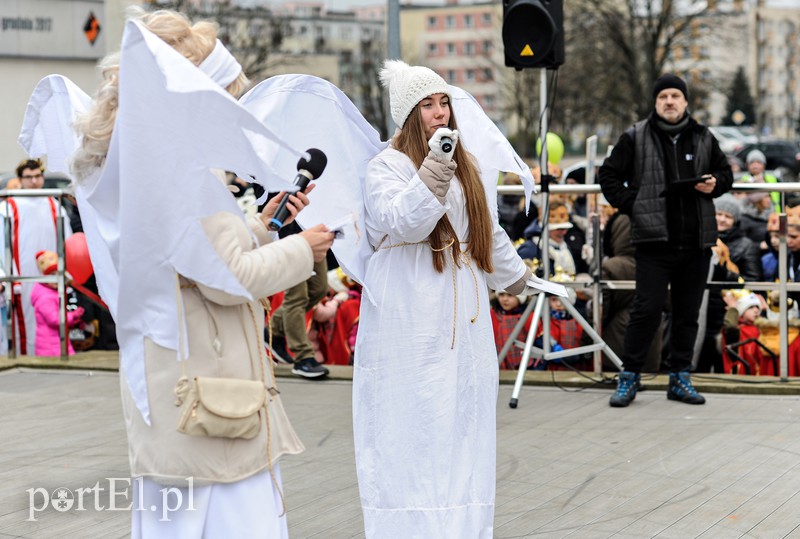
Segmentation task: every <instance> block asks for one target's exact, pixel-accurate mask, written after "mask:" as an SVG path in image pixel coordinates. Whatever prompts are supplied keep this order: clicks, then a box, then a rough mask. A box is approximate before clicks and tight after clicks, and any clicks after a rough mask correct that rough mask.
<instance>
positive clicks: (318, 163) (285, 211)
mask: <svg viewBox="0 0 800 539" xmlns="http://www.w3.org/2000/svg"><path fill="white" fill-rule="evenodd" d="M306 154H307V155H308V159H306V158H305V157H301V158H300V161H298V162H297V176H295V178H294V184H295V185H296V186H297V190H298V191H303V190H305V188H306V187H308V184H309V182H311V180H316V179H317V178H319V177H320V176H321V175H322V172H323V171H324V170H325V166H326V165H327V164H328V158H327V157H326V156H325V154H324V153H322V150H318V149H316V148H309V149H308V150H306ZM287 202H289V194H288V193H287V194H286V195H285V196H284V197H283V200H281V203H280V204H278V208H277V209H276V210H275V215H273V216H272V219H270V220H269V225H268V226H269V229H270V230H273V231H275V230H280V229H281V227H283V224H284V222H285V221H286V219H287V218H288V217H289V216H290V215H291V214H290V213H289V208H287V207H286V203H287Z"/></svg>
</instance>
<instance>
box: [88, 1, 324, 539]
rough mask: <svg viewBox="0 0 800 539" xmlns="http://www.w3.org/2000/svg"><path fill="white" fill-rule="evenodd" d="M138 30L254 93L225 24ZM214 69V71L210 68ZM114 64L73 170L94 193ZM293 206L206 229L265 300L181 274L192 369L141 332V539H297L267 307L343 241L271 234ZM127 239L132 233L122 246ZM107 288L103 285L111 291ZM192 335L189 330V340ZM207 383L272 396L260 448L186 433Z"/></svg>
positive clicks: (222, 214)
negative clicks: (187, 402) (227, 45)
mask: <svg viewBox="0 0 800 539" xmlns="http://www.w3.org/2000/svg"><path fill="white" fill-rule="evenodd" d="M137 19H138V20H139V21H140V22H141V23H142V25H143V26H144V27H145V28H146V29H147V30H149V31H150V32H152V33H153V34H155V35H156V36H158V37H160V38H161V39H162V40H163V41H165V42H166V43H168V44H169V45H171V46H172V47H173V48H174V49H175V50H177V51H178V52H179V53H181V54H182V55H183V56H184V57H186V58H188V59H189V60H190V61H191V62H193V63H194V64H195V65H198V66H199V67H200V69H201V70H202V71H204V72H206V73H207V74H208V75H209V76H210V77H211V78H212V79H214V81H215V82H217V84H219V85H220V86H221V87H223V88H225V89H226V90H227V91H228V92H230V93H231V94H233V95H238V94H239V93H240V91H241V90H242V89H243V88H244V87H245V85H246V82H247V81H246V78H245V77H244V75H243V73H242V72H241V66H239V64H238V63H237V62H236V61H235V59H233V56H231V55H230V53H227V51H220V50H219V49H220V48H222V49H224V47H223V46H222V45H221V43H220V42H219V40H217V39H216V34H217V27H216V25H215V24H212V23H207V22H206V23H196V24H193V25H192V24H191V23H190V22H189V21H188V20H187V19H186V18H185V17H183V16H182V15H180V14H178V13H176V12H172V11H157V12H153V13H147V14H145V13H144V12H137ZM207 58H211V60H210V61H209V62H205V60H206V59H207ZM114 62H115V59H114V57H110V58H109V59H106V61H104V64H103V67H104V75H105V76H104V81H103V82H102V83H101V88H100V90H99V91H98V94H97V98H96V100H95V103H94V106H93V107H92V108H91V109H90V110H89V112H88V113H87V114H86V115H85V116H84V117H83V118H82V119H81V120H80V121H79V123H78V129H79V131H80V133H81V134H82V135H83V141H84V142H83V145H82V146H81V148H80V149H79V150H78V151H77V152H76V154H75V156H74V157H73V162H72V169H73V171H74V173H75V175H76V178H77V180H78V181H79V182H81V181H83V182H84V185H86V184H89V183H90V182H91V181H92V178H93V177H95V176H96V175H97V174H98V171H102V170H103V168H105V166H106V155H107V153H109V154H110V151H109V144H110V140H111V129H109V128H108V127H109V122H108V120H109V119H110V120H111V124H110V125H111V126H113V125H115V124H114V123H113V119H114V117H115V115H116V112H117V107H118V99H117V95H118V91H119V90H118V85H119V83H118V80H119V77H118V76H116V75H115V74H116V72H117V71H118V69H119V60H118V59H117V60H116V65H115V64H114ZM123 125H124V124H123ZM156 128H157V127H153V129H156ZM176 144H180V142H177V141H176ZM109 160H110V159H109ZM312 189H313V185H312V186H310V187H309V188H308V189H306V190H305V192H297V193H295V194H293V195H290V196H289V204H288V206H287V207H288V208H289V211H290V213H291V217H290V218H288V219H287V222H290V221H292V220H294V217H295V216H296V215H297V213H298V212H299V211H301V210H302V209H303V208H304V207H305V206H306V205H307V204H308V203H309V200H308V197H307V194H308V193H309V192H310V191H311V190H312ZM282 198H283V194H281V195H280V196H277V197H275V198H274V199H273V201H272V202H270V203H269V204H267V206H266V207H265V209H264V211H263V212H262V213H261V214H259V215H256V216H252V217H249V218H246V219H243V216H242V215H241V214H235V213H233V212H232V211H219V212H217V213H212V212H209V213H210V215H209V216H208V217H206V218H204V219H202V228H203V231H204V232H205V235H206V237H207V239H208V241H209V242H210V244H211V245H212V247H213V249H214V251H215V252H216V255H217V257H218V258H219V260H215V261H213V262H214V263H219V261H221V262H222V263H223V264H225V265H226V266H227V269H228V270H229V272H230V273H231V274H232V275H233V276H234V277H235V278H236V280H238V282H239V284H240V285H241V288H242V289H243V290H246V291H247V292H248V293H249V294H250V296H251V297H252V298H253V299H248V298H247V297H244V296H240V295H232V294H230V293H225V292H222V291H221V290H220V289H219V288H212V287H209V286H204V285H202V284H200V283H198V282H195V281H192V280H189V279H187V278H186V277H184V276H182V275H178V277H177V282H176V284H175V287H174V288H175V291H176V292H175V296H173V297H174V298H177V299H176V301H177V306H178V307H177V308H178V315H179V316H178V318H179V319H180V320H182V321H185V324H183V323H181V322H180V321H179V323H178V326H177V327H178V328H179V329H178V332H179V333H180V336H179V337H178V339H177V341H178V342H180V343H185V345H186V349H187V350H188V359H185V360H184V361H176V351H175V350H174V349H170V348H166V347H163V346H160V345H159V344H156V342H155V341H154V340H153V339H151V338H150V337H149V336H148V335H147V334H146V333H145V334H139V333H137V334H136V335H135V336H136V338H137V339H141V340H143V341H144V354H143V356H144V358H143V359H144V364H145V368H144V373H145V374H144V377H143V378H144V379H143V380H142V379H140V378H142V376H140V375H136V374H134V373H133V372H126V371H125V370H124V369H120V374H121V376H120V380H121V384H120V388H121V393H122V403H123V411H124V416H125V422H126V427H127V432H128V442H129V458H130V465H131V474H132V478H133V496H132V502H133V506H132V511H131V513H132V536H133V537H148V538H151V537H169V538H175V537H223V536H230V537H270V538H282V537H287V536H288V531H287V529H288V528H287V523H286V518H285V508H286V505H285V502H284V499H283V494H282V486H281V476H280V467H279V465H278V460H279V459H280V458H281V457H282V456H283V455H287V454H297V453H299V452H301V451H303V449H304V447H303V444H302V443H301V442H300V440H299V438H298V437H297V435H296V434H295V432H294V430H293V429H292V427H291V425H290V423H289V420H288V418H287V417H286V414H285V412H284V408H283V405H282V403H281V399H280V395H279V392H278V391H277V388H276V381H275V377H274V373H273V371H272V363H271V361H269V360H268V359H267V358H266V355H265V348H264V338H263V327H264V326H263V325H264V319H265V312H264V308H263V307H262V304H264V303H266V302H263V303H262V301H260V299H263V298H266V297H267V296H269V295H271V294H274V293H277V292H279V291H281V290H284V289H286V288H288V287H291V286H293V285H295V284H296V283H298V282H299V281H302V280H305V279H307V278H308V276H309V275H310V274H311V272H312V268H313V265H314V262H315V261H317V262H318V261H320V260H323V259H324V257H325V254H326V252H327V251H328V249H329V248H330V247H331V244H332V242H333V234H332V233H331V232H330V231H328V229H327V227H325V226H324V225H317V226H315V227H311V228H308V229H307V230H305V231H303V232H301V233H299V234H297V235H294V236H291V237H289V238H286V239H282V240H277V237H276V236H274V235H273V234H272V233H270V232H269V231H268V229H267V223H269V221H270V218H271V217H272V215H273V213H274V212H275V210H276V208H277V206H278V204H279V202H280V200H281V199H282ZM93 209H94V210H96V208H93ZM142 218H143V219H151V220H158V219H159V218H163V216H159V215H155V214H150V215H143V216H142ZM122 226H123V225H120V227H122ZM165 233H168V231H166V230H165ZM124 234H125V230H124V229H122V228H120V237H121V239H122V240H125V236H124ZM87 237H88V236H87ZM129 238H130V236H129ZM96 239H97V238H92V240H93V242H90V249H91V247H92V245H93V244H94V245H100V244H99V243H97V242H95V241H94V240H96ZM101 239H102V238H101ZM114 249H119V247H118V246H116V245H110V246H108V247H107V252H102V253H100V254H101V255H107V254H108V253H114V252H115V251H114ZM145 254H147V253H146V252H145ZM93 258H95V257H94V253H93ZM209 263H212V261H210V260H209ZM287 268H291V271H287ZM171 275H172V276H173V277H174V276H175V274H174V273H172V274H171ZM104 277H105V276H102V275H99V274H98V279H99V280H102V279H104ZM144 278H156V277H153V276H147V277H144ZM158 278H160V277H158ZM106 282H107V283H111V284H110V285H109V286H108V287H107V289H110V288H112V287H113V285H114V282H113V279H107V280H106ZM118 284H119V282H118V281H117V285H118ZM126 297H127V296H126ZM120 298H122V296H120ZM119 301H125V300H124V299H120V300H119ZM119 307H120V305H117V309H118V310H119ZM173 307H174V305H173ZM123 322H124V321H123ZM118 327H119V326H118ZM180 328H185V335H184V330H183V329H180ZM128 331H131V330H130V329H129V330H128ZM184 337H185V339H184ZM140 342H141V341H140ZM180 355H181V357H183V358H185V357H186V356H184V354H183V353H181V354H180ZM198 376H200V377H210V378H234V379H241V380H256V381H263V383H264V385H265V386H266V387H267V388H268V392H267V404H266V414H262V417H261V420H260V421H261V423H260V430H259V431H258V434H257V435H255V437H252V438H249V439H244V438H224V437H210V436H190V435H187V434H184V433H181V432H179V431H178V430H177V425H178V423H179V419H180V417H181V410H182V408H181V407H180V406H178V404H179V403H180V402H181V398H180V397H181V395H182V389H185V388H186V385H187V384H190V383H191V380H193V379H194V378H195V377H198ZM142 384H143V385H145V386H146V393H145V398H144V402H145V404H146V405H147V406H148V412H149V413H148V414H143V413H142V411H141V409H142V407H141V402H142V399H141V398H139V397H138V396H137V394H136V391H137V390H138V388H139V387H141V385H142ZM176 396H177V397H179V398H178V399H177V400H176ZM262 411H263V409H262Z"/></svg>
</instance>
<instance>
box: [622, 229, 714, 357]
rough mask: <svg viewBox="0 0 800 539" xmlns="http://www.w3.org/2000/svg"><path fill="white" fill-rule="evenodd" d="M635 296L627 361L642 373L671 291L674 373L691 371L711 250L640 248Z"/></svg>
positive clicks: (647, 246) (671, 334) (624, 355)
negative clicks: (698, 318)
mask: <svg viewBox="0 0 800 539" xmlns="http://www.w3.org/2000/svg"><path fill="white" fill-rule="evenodd" d="M635 256H636V293H635V296H634V299H633V308H632V309H631V318H630V322H629V324H628V328H627V330H626V332H625V351H624V353H623V356H622V363H623V365H624V368H625V370H626V371H633V372H641V371H642V366H643V365H644V361H645V358H646V356H647V351H648V350H649V348H650V344H651V343H652V341H653V338H654V336H655V334H656V331H658V330H659V329H660V328H661V313H662V312H663V310H664V304H665V303H666V299H667V292H668V287H670V288H669V290H671V299H672V327H671V331H670V335H669V348H670V362H669V363H670V371H671V372H679V371H683V370H688V369H689V368H690V367H691V364H692V353H693V351H694V341H695V338H696V337H697V315H698V313H699V311H700V303H701V302H702V299H703V290H704V289H705V285H706V277H707V276H708V264H709V262H710V260H711V250H710V249H688V250H687V249H674V248H671V247H668V246H667V245H666V244H661V245H658V246H653V245H639V246H636V255H635Z"/></svg>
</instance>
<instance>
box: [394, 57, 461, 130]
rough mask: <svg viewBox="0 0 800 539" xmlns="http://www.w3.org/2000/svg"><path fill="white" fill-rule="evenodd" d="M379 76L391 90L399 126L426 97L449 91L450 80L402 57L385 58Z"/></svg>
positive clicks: (448, 93) (396, 121) (396, 120)
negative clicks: (409, 63)
mask: <svg viewBox="0 0 800 539" xmlns="http://www.w3.org/2000/svg"><path fill="white" fill-rule="evenodd" d="M380 77H381V84H383V86H384V88H387V89H388V90H389V108H390V109H391V112H392V119H393V120H394V123H395V124H397V127H399V128H402V127H403V124H405V123H406V120H407V119H408V115H409V114H411V111H412V110H414V107H415V106H417V103H419V102H420V101H422V100H423V99H425V98H426V97H428V96H431V95H433V94H447V95H450V90H449V87H448V85H447V83H446V82H445V81H444V79H443V78H442V77H440V76H439V75H437V74H436V72H435V71H433V70H432V69H430V68H427V67H423V66H410V65H408V64H407V63H405V62H404V61H402V60H386V61H385V62H384V63H383V69H381V73H380ZM451 97H452V96H451Z"/></svg>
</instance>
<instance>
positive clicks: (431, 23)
mask: <svg viewBox="0 0 800 539" xmlns="http://www.w3.org/2000/svg"><path fill="white" fill-rule="evenodd" d="M428 28H436V17H428Z"/></svg>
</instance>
